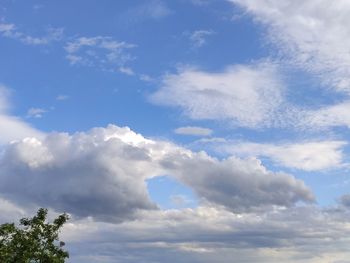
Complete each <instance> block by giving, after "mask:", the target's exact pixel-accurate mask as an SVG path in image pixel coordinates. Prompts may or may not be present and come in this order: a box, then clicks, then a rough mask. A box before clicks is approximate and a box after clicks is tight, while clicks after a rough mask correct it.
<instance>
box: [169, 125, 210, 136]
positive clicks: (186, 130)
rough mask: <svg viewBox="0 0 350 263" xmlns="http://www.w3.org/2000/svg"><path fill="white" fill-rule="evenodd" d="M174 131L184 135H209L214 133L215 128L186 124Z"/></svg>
mask: <svg viewBox="0 0 350 263" xmlns="http://www.w3.org/2000/svg"><path fill="white" fill-rule="evenodd" d="M174 132H175V133H177V134H182V135H194V136H209V135H211V134H212V133H213V130H211V129H208V128H203V127H196V126H186V127H179V128H177V129H175V130H174Z"/></svg>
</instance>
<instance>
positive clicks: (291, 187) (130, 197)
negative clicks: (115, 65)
mask: <svg viewBox="0 0 350 263" xmlns="http://www.w3.org/2000/svg"><path fill="white" fill-rule="evenodd" d="M162 175H169V176H173V177H174V178H175V179H177V180H179V181H181V182H183V183H185V184H186V185H188V186H190V187H191V188H192V189H193V191H194V192H195V193H197V194H198V197H199V198H200V199H202V200H203V201H205V202H209V203H212V204H216V205H220V206H224V207H226V208H227V209H229V210H232V211H256V210H261V209H266V208H271V207H272V206H282V207H289V206H292V205H293V204H294V203H296V202H298V201H304V202H310V201H313V195H312V193H311V191H310V190H309V189H308V188H307V187H306V186H305V185H304V183H303V182H302V181H300V180H297V179H295V178H294V177H293V176H290V175H287V174H282V173H272V172H269V171H267V170H266V169H265V168H264V167H263V166H262V165H261V164H260V163H259V161H257V160H240V159H236V158H233V157H232V158H229V159H226V160H217V159H215V158H212V157H210V156H209V155H207V154H206V153H204V152H200V153H194V152H191V151H189V150H187V149H184V148H182V147H178V146H176V145H174V144H171V143H168V142H164V141H156V140H148V139H145V138H144V137H143V136H141V135H139V134H136V133H134V132H133V131H131V130H130V129H129V128H120V127H117V126H113V125H110V126H108V127H107V128H96V129H93V130H91V131H89V132H87V133H76V134H74V135H71V136H70V135H68V134H49V135H48V136H47V137H46V138H45V139H44V140H42V141H39V140H37V139H25V140H22V141H19V142H15V143H12V144H10V145H8V146H7V148H6V149H5V151H4V153H3V155H2V156H1V160H0V191H1V193H2V196H5V197H6V198H7V199H10V200H12V201H15V202H17V203H21V204H26V203H32V204H37V205H40V206H45V207H52V208H55V209H56V210H58V211H67V212H70V213H72V214H74V215H76V216H79V217H86V216H92V217H94V218H96V219H98V220H102V221H123V220H125V219H130V218H133V217H134V216H135V213H136V212H137V211H139V210H153V209H157V206H156V204H154V203H153V202H152V200H151V199H150V197H149V194H148V191H147V185H146V180H147V179H149V178H152V177H154V176H162Z"/></svg>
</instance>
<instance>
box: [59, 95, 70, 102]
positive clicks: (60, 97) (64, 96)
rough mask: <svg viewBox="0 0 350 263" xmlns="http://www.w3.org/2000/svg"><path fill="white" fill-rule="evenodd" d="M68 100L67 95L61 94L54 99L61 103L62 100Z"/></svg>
mask: <svg viewBox="0 0 350 263" xmlns="http://www.w3.org/2000/svg"><path fill="white" fill-rule="evenodd" d="M68 99H69V96H68V95H63V94H61V95H58V96H57V97H56V100H60V101H62V100H68Z"/></svg>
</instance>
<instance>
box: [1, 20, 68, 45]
mask: <svg viewBox="0 0 350 263" xmlns="http://www.w3.org/2000/svg"><path fill="white" fill-rule="evenodd" d="M0 34H1V35H2V36H3V37H7V38H12V39H16V40H19V41H21V42H22V43H23V44H27V45H33V46H36V45H48V44H50V43H51V42H55V41H61V40H62V38H63V28H53V27H49V28H47V30H46V34H45V35H44V36H40V37H36V36H31V35H28V34H26V33H23V32H21V31H19V30H18V29H17V27H16V26H15V25H14V24H9V23H0Z"/></svg>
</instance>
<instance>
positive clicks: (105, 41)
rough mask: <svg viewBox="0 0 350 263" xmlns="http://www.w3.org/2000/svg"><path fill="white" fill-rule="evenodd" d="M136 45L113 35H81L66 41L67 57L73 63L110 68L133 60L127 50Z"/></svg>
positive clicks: (122, 65) (121, 65)
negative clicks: (119, 39) (115, 38)
mask: <svg viewBox="0 0 350 263" xmlns="http://www.w3.org/2000/svg"><path fill="white" fill-rule="evenodd" d="M134 47H135V45H133V44H129V43H126V42H122V41H117V40H114V39H113V38H111V37H102V36H97V37H79V38H75V39H73V40H72V41H70V42H68V43H66V46H65V50H66V52H67V55H66V58H67V59H68V60H69V62H70V63H71V64H72V65H75V64H80V65H85V66H97V67H101V68H102V69H107V70H110V68H111V67H115V66H119V67H121V68H123V67H124V64H125V63H126V62H127V61H130V60H132V57H131V55H130V54H128V53H127V51H126V50H128V49H131V48H134Z"/></svg>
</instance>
